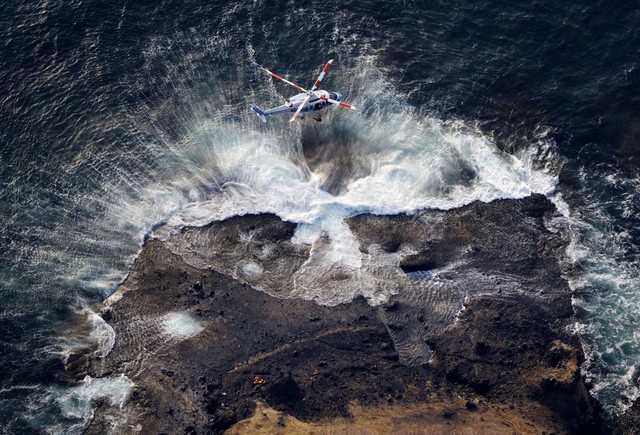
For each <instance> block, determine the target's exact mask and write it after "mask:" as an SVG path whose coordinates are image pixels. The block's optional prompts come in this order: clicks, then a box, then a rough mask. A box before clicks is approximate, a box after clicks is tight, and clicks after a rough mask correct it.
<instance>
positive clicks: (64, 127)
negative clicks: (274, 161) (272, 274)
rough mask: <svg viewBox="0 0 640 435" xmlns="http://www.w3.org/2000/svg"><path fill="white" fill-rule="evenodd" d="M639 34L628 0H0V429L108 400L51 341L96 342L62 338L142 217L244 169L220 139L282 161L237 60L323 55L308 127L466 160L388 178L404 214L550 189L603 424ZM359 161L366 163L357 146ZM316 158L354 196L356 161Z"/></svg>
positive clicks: (289, 63)
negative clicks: (328, 94)
mask: <svg viewBox="0 0 640 435" xmlns="http://www.w3.org/2000/svg"><path fill="white" fill-rule="evenodd" d="M639 23H640V7H636V6H634V4H633V2H626V3H622V4H616V5H612V4H611V2H605V1H592V2H583V3H582V4H580V3H574V2H552V1H529V2H499V1H485V0H481V1H473V2H471V1H470V2H458V1H439V2H424V3H423V2H415V1H403V2H395V3H389V2H383V1H371V0H370V1H345V2H328V1H305V2H296V1H278V0H276V1H269V2H263V1H239V2H194V1H180V2H178V1H164V2H144V1H141V2H140V1H138V2H128V1H112V2H97V1H84V2H80V1H68V2H61V1H55V0H54V1H46V2H44V1H42V2H40V1H26V2H22V1H11V2H5V3H3V4H2V5H0V306H1V311H0V350H1V352H0V426H2V427H4V428H5V430H6V431H7V432H22V433H28V432H34V433H38V432H42V431H50V432H67V431H70V430H72V431H79V430H81V428H82V425H83V424H84V422H85V419H86V418H88V417H89V416H90V412H91V410H90V406H88V405H87V404H88V400H89V399H90V398H91V397H98V396H100V394H102V395H107V396H109V397H111V398H112V400H114V401H116V402H117V401H118V400H117V397H116V396H114V394H113V393H112V392H110V391H111V390H109V387H104V388H103V387H102V386H101V385H100V384H96V383H95V382H94V383H93V384H92V385H93V386H92V387H91V386H89V387H88V386H87V385H89V384H88V383H87V382H85V383H84V384H82V383H78V382H76V381H73V380H70V379H68V378H67V376H66V375H65V373H64V363H63V362H64V358H65V354H66V352H67V351H68V349H69V348H70V347H72V346H74V345H77V344H78V343H80V344H81V343H85V342H91V341H92V340H93V341H96V340H98V341H99V338H98V339H97V338H96V334H97V333H96V332H95V329H93V330H92V329H90V328H89V327H87V328H84V329H83V328H82V327H81V326H79V325H82V324H84V323H85V319H87V318H89V319H91V316H90V313H89V311H87V307H89V306H91V304H95V303H96V302H99V301H100V300H102V299H103V298H105V297H107V296H108V295H109V294H111V292H113V291H114V289H115V288H116V286H117V284H118V283H119V282H120V280H121V279H122V278H123V277H124V276H125V274H126V273H127V268H128V267H129V266H130V265H131V262H132V261H133V259H134V258H135V255H136V254H137V252H138V251H139V249H140V246H141V244H142V242H143V240H144V237H145V236H146V235H148V234H150V233H151V232H152V231H153V229H154V228H156V227H157V225H158V224H160V223H163V222H168V221H170V220H171V219H176V216H180V218H179V219H178V220H181V222H182V224H191V223H194V224H197V223H199V222H202V221H204V220H206V216H205V217H203V216H202V213H200V214H197V213H196V215H197V216H196V217H194V214H193V213H191V214H190V212H187V211H188V210H192V209H194V208H198V205H199V204H204V203H207V202H208V201H210V200H211V199H212V198H214V197H215V195H216V193H217V192H219V191H220V189H221V186H222V185H224V184H225V183H230V182H238V183H240V182H242V183H241V184H243V185H247V184H249V185H250V183H249V182H248V181H247V180H248V179H251V180H255V179H259V178H260V177H261V176H262V175H263V174H262V173H261V172H260V170H259V167H258V168H257V169H256V168H253V169H252V168H242V170H240V169H238V168H239V167H241V166H242V162H243V161H246V158H247V156H248V154H247V153H249V152H252V151H251V150H252V149H253V148H251V147H249V148H243V147H242V146H240V144H245V143H260V144H261V146H262V147H263V148H264V147H266V148H269V147H273V148H274V149H277V150H276V151H277V152H276V151H274V152H275V153H276V154H277V155H279V156H284V157H286V158H287V159H289V160H290V161H294V162H296V161H297V159H298V157H299V156H297V154H296V153H298V154H299V153H300V151H301V150H300V146H304V140H305V134H304V127H296V126H290V125H289V124H288V123H287V122H286V120H284V119H282V120H270V124H269V125H268V126H263V125H262V124H261V123H260V121H259V120H258V119H257V117H255V115H254V114H252V113H251V112H250V111H249V110H248V109H249V107H250V106H251V105H253V104H256V103H258V104H260V105H262V106H263V107H267V106H270V105H276V104H281V101H282V100H281V99H280V98H281V97H280V96H281V95H282V96H290V95H292V94H293V93H295V92H290V91H292V89H287V88H286V85H282V84H280V83H278V84H275V83H273V82H272V81H271V79H269V78H268V77H266V76H265V75H264V74H263V73H261V72H260V71H259V70H258V69H257V68H256V67H255V63H257V64H260V65H264V66H267V67H269V68H271V69H272V70H274V71H277V72H278V73H281V74H283V75H286V76H287V77H289V78H291V79H292V80H294V81H296V82H299V83H300V84H301V85H303V86H305V85H309V84H310V83H311V82H312V81H313V79H314V78H315V77H316V75H317V74H318V72H319V70H320V68H321V67H322V65H323V64H324V62H325V61H326V60H327V59H328V58H329V57H335V58H336V63H335V64H334V66H333V67H332V70H331V72H330V74H329V76H328V78H327V79H326V80H325V83H326V88H327V89H331V90H338V91H340V92H342V93H343V94H344V95H345V96H346V100H347V101H349V102H352V103H353V104H355V105H356V106H358V107H359V108H360V109H361V110H360V114H355V115H354V114H352V113H351V112H350V111H344V112H340V111H338V110H337V109H335V110H334V112H332V113H331V114H330V115H327V117H328V122H327V123H326V125H327V126H326V127H324V128H326V129H327V130H326V135H327V137H329V138H335V137H339V138H344V139H345V140H351V139H352V137H351V136H353V135H354V134H359V135H361V136H360V138H366V141H367V143H370V142H376V141H377V142H376V144H377V145H379V147H380V148H382V147H384V145H385V144H386V143H388V142H393V141H397V143H400V144H403V145H402V147H404V146H405V145H404V144H405V143H406V144H410V145H411V146H416V143H417V144H418V145H420V141H425V143H428V144H432V143H437V141H438V140H439V139H437V138H439V137H444V138H446V140H447V141H448V142H447V143H450V144H453V145H451V146H452V147H453V148H452V149H453V150H454V151H455V153H453V154H456V155H459V156H458V157H455V158H454V157H451V154H452V153H450V152H446V153H443V154H442V155H441V156H440V155H439V156H438V158H442V159H443V160H442V162H443V163H442V164H440V163H438V165H439V166H447V167H449V166H450V167H451V168H454V169H455V168H456V167H458V168H462V166H464V165H462V163H461V162H463V161H468V162H471V163H470V164H469V165H466V166H464V168H463V169H459V170H455V171H453V172H446V173H444V174H445V175H446V177H444V178H442V177H435V178H438V180H437V181H434V180H435V178H434V179H432V178H430V174H431V172H430V171H432V172H433V171H435V169H434V168H435V166H434V168H432V167H430V166H428V165H429V163H428V161H427V160H425V162H424V166H423V167H418V166H413V167H411V168H405V169H406V171H407V173H410V174H415V173H418V172H420V171H422V172H423V173H424V177H425V178H424V182H423V185H422V186H421V187H422V188H424V189H423V190H424V192H422V193H420V195H422V196H420V195H418V194H416V193H415V189H408V190H407V191H406V192H400V193H401V195H400V198H402V195H405V196H406V202H407V204H409V205H407V209H411V208H412V207H414V206H415V207H420V206H425V205H429V206H441V207H443V208H450V207H454V206H457V205H462V204H464V203H467V202H469V201H470V200H474V199H483V200H490V199H494V198H498V197H519V196H522V195H525V194H527V192H530V191H541V192H542V193H547V194H548V195H549V196H550V197H553V199H554V201H555V202H556V204H557V205H558V206H559V207H560V208H561V209H562V210H563V212H564V214H565V215H566V218H567V219H568V221H569V222H570V225H571V228H572V231H573V238H574V239H573V243H572V245H571V247H570V249H569V250H568V252H567V258H566V259H564V261H565V262H566V264H567V278H568V279H569V280H570V282H571V285H572V287H573V288H574V290H575V292H576V297H575V306H576V313H577V317H578V323H577V324H576V325H575V332H576V333H578V334H580V336H581V338H582V340H583V343H584V346H585V352H586V354H587V357H588V361H587V362H586V363H585V366H584V370H585V373H587V374H588V379H589V381H590V386H591V387H592V394H593V395H594V396H595V397H596V398H598V399H599V400H600V401H601V402H602V403H603V405H604V406H605V409H606V410H607V412H609V413H612V414H616V413H620V412H623V411H624V409H625V407H626V406H628V405H629V404H630V402H631V401H632V400H633V399H635V398H636V397H637V396H638V377H639V369H638V361H639V360H640V334H639V332H638V331H640V320H638V319H640V316H639V315H638V314H639V313H640V294H638V290H637V289H638V288H640V286H639V284H640V276H639V271H638V264H639V263H638V260H639V256H640V245H639V241H640V222H639V220H638V216H639V213H640V96H639V95H640V65H638V59H640V57H639V55H640V53H639V51H640V36H639V35H640V28H639V27H640V24H639ZM323 86H324V85H323ZM350 117H352V118H350ZM358 117H359V118H358ZM403 119H408V120H410V122H409V121H408V122H407V123H404V122H403ZM356 120H357V121H356ZM425 120H426V121H425ZM374 121H375V122H374ZM460 126H462V127H460ZM301 130H302V132H301ZM372 131H373V132H372ZM416 131H417V132H418V133H416ZM354 132H357V133H354ZM423 133H424V135H422V134H423ZM421 135H422V136H421ZM264 137H269V138H278V139H277V140H276V139H273V140H274V141H276V142H277V143H278V144H279V145H278V146H275V145H273V146H272V145H270V143H271V142H268V141H267V142H268V143H266V145H265V139H264ZM357 139H358V138H356V139H355V140H356V142H357ZM362 140H363V141H364V139H362ZM278 141H279V142H278ZM286 144H289V145H290V146H289V147H287V146H285V145H286ZM476 145H477V146H478V147H480V146H482V147H484V148H482V149H483V150H485V151H480V150H478V151H477V156H476V155H475V153H476V151H475V150H474V148H473V146H476ZM425 146H427V145H425ZM430 146H432V145H428V146H427V147H430ZM469 146H471V148H469ZM433 147H434V148H433V149H434V150H440V148H438V147H437V146H435V145H434V146H433ZM487 147H489V148H491V147H493V148H491V149H489V148H487ZM407 148H410V147H409V146H408V145H407ZM412 149H413V148H412ZM429 149H430V148H429ZM487 149H489V151H486V150H487ZM247 150H248V151H247ZM367 150H368V148H367ZM376 153H377V154H376ZM487 153H488V154H487ZM361 154H362V155H359V156H357V159H361V160H363V161H366V162H368V163H371V162H374V163H376V164H377V163H379V160H380V158H378V157H376V156H379V155H381V154H380V152H379V150H378V151H376V152H375V153H374V152H373V151H372V152H371V153H370V155H368V156H367V155H366V154H367V152H365V151H362V153H361ZM497 155H501V156H503V157H504V158H505V159H506V160H504V162H516V163H517V164H516V163H513V164H512V163H508V164H507V163H504V162H503V163H504V165H503V164H502V163H500V164H497V163H496V165H497V166H496V167H495V170H496V171H504V174H506V175H504V178H505V180H506V181H505V183H504V184H503V185H499V186H497V185H494V184H490V183H489V184H487V182H486V181H487V180H488V179H489V178H490V174H488V173H483V170H486V168H487V166H486V165H485V166H483V164H482V162H484V161H486V160H484V157H487V156H491V157H492V158H493V157H494V156H497ZM460 156H462V157H460ZM478 156H480V157H478ZM505 156H506V157H505ZM509 156H513V158H514V159H516V160H513V161H512V160H509V158H510V157H509ZM526 156H529V157H526ZM357 159H356V157H354V161H355V160H357ZM367 159H369V160H367ZM376 159H378V160H376ZM236 160H238V161H239V162H240V163H238V164H236V165H235V166H234V165H230V164H229V163H228V162H229V161H236ZM358 161H360V160H358ZM416 161H417V162H420V160H419V159H418V160H416ZM491 161H493V160H491ZM501 161H502V160H501ZM438 162H439V161H438ZM522 162H524V163H522ZM342 163H343V164H344V162H342ZM521 163H522V165H521ZM332 164H333V165H334V167H330V169H329V171H330V172H331V171H332V172H335V173H340V174H346V175H345V180H343V182H342V186H343V187H344V186H347V187H348V186H352V187H353V186H354V185H352V184H351V185H350V184H349V183H350V182H352V181H353V180H355V179H356V178H358V174H356V173H355V172H353V170H352V169H353V168H352V167H353V166H357V165H355V164H354V165H346V166H347V167H341V166H340V165H339V164H337V163H336V162H333V163H332ZM403 164H404V163H403ZM415 164H416V165H417V164H418V163H415ZM456 165H458V166H456ZM505 165H507V166H505ZM509 165H512V166H509ZM366 166H367V165H366V164H362V167H363V168H364V167H366ZM373 166H375V165H373ZM230 168H231V169H230ZM287 168H288V167H287ZM491 168H492V169H491V170H493V167H491ZM350 171H351V172H350ZM532 171H533V172H535V171H538V172H535V173H536V174H537V173H539V176H538V175H531V174H532ZM365 172H366V171H365ZM461 173H464V174H463V175H460V174H461ZM287 174H288V173H287ZM452 174H453V175H452ZM455 174H458V175H455ZM500 174H502V172H500ZM365 175H366V174H365ZM278 176H279V177H283V175H282V174H280V175H278ZM288 176H289V175H286V176H284V177H285V179H286V177H288ZM395 176H396V175H390V177H395ZM269 177H272V175H269ZM291 177H293V178H292V179H295V180H297V178H295V177H297V175H295V176H293V175H292V176H291ZM447 177H448V178H447ZM500 177H502V175H501V176H500ZM509 177H511V178H509ZM536 177H537V178H536ZM544 177H547V178H548V179H552V181H553V180H555V181H557V182H558V185H557V186H556V187H555V188H553V184H555V183H554V182H552V183H551V186H552V187H551V190H553V192H549V191H548V189H547V188H546V187H539V186H540V183H542V184H543V185H544V186H547V185H548V179H547V178H544ZM539 178H540V179H543V178H544V179H545V180H547V181H544V180H543V181H540V180H539ZM270 179H271V178H270ZM443 179H444V180H445V181H442V180H443ZM438 183H443V184H438ZM545 183H547V184H545ZM338 184H340V183H338ZM425 192H426V193H425ZM366 193H367V192H363V195H366ZM370 193H371V195H372V196H373V195H374V194H375V193H376V192H370ZM367 207H369V206H367ZM370 207H371V209H372V210H377V211H383V210H392V211H393V210H400V207H399V206H398V204H397V202H393V201H391V202H390V203H384V204H378V203H376V204H373V205H370ZM376 207H377V208H376ZM365 209H366V207H365ZM283 213H284V212H283ZM190 219H192V220H190ZM87 316H88V317H87ZM89 323H90V322H89ZM89 326H91V325H89ZM94 326H95V325H94ZM98 329H99V328H98ZM92 331H93V332H92ZM103 332H104V331H103ZM107 332H108V331H107ZM91 334H93V336H92V335H91ZM98 335H99V334H98ZM107 336H108V333H107ZM107 338H108V337H107ZM107 341H108V340H107ZM114 382H117V381H114ZM83 385H84V386H83ZM92 388H93V389H92ZM101 388H103V390H100V389H101ZM105 391H106V392H105ZM92 394H93V396H92Z"/></svg>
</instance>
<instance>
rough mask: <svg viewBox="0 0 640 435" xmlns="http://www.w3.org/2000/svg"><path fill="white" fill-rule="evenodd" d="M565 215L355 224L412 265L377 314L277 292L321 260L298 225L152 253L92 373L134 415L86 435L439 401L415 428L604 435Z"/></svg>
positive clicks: (262, 221)
mask: <svg viewBox="0 0 640 435" xmlns="http://www.w3.org/2000/svg"><path fill="white" fill-rule="evenodd" d="M554 213H555V209H554V207H553V205H552V204H550V203H549V202H548V201H547V200H546V199H545V198H544V197H542V196H533V197H530V198H526V199H522V200H515V201H514V200H505V201H496V202H494V203H490V204H483V203H474V204H471V205H469V206H467V207H463V208H461V209H457V210H452V211H446V212H443V211H424V212H420V213H416V214H414V215H401V216H371V215H363V216H357V217H354V218H351V219H349V220H348V222H347V224H348V225H349V227H350V229H351V231H352V232H353V233H354V234H355V235H356V237H357V240H358V241H359V243H360V250H361V252H363V254H367V255H371V256H375V255H386V254H392V253H398V261H397V263H395V264H391V265H388V266H385V267H386V268H387V269H385V268H381V269H379V270H378V271H377V272H376V275H375V277H376V279H378V280H379V281H380V282H379V284H378V285H388V286H393V287H392V288H393V291H392V292H390V294H393V296H391V297H390V299H389V300H388V302H387V303H385V304H383V305H381V306H371V305H369V304H368V303H367V302H366V301H365V300H364V299H363V298H360V297H359V298H356V299H355V300H353V301H351V302H350V303H344V304H340V305H336V306H331V307H328V306H323V305H319V304H316V303H314V302H312V301H308V300H302V299H298V298H296V297H294V296H295V295H292V294H291V293H290V292H289V291H288V290H286V291H285V290H283V291H282V292H281V293H280V292H278V291H277V289H278V285H282V286H283V289H284V288H285V287H286V286H291V285H295V283H293V282H292V281H290V280H287V278H286V276H287V275H286V273H285V271H287V270H289V271H291V273H293V271H299V270H300V268H301V267H302V266H301V265H303V264H304V262H305V261H306V260H307V259H308V258H309V255H310V251H309V248H308V247H304V246H300V245H296V244H293V243H292V242H291V237H292V234H293V231H294V229H295V225H293V224H291V223H287V222H282V221H281V220H279V219H278V218H277V217H275V216H272V215H265V216H245V217H235V218H232V219H230V220H227V221H223V222H217V223H214V224H212V225H210V226H208V227H204V228H198V229H186V230H185V231H183V233H182V234H181V235H178V236H176V237H177V238H176V239H175V240H173V241H171V240H169V241H168V242H161V241H159V240H150V241H149V242H148V243H147V244H146V246H145V248H144V249H143V251H142V253H141V254H140V256H139V257H138V259H137V261H136V263H135V265H134V267H133V269H132V270H131V273H130V275H129V277H128V278H127V280H126V281H125V282H124V283H123V284H122V285H121V287H120V288H119V289H118V292H117V293H116V294H115V295H114V296H112V297H111V298H110V299H108V300H107V301H106V303H105V306H104V307H103V308H102V313H103V315H104V316H105V320H107V319H108V320H107V322H108V323H109V325H110V326H111V327H113V329H114V330H115V332H116V336H117V341H116V344H115V346H114V348H113V350H112V351H111V353H110V354H109V355H107V356H106V357H104V358H97V357H93V358H89V363H88V367H85V363H84V362H83V367H82V371H83V373H85V372H86V373H89V374H90V375H91V376H92V377H98V376H106V375H111V374H114V373H126V374H127V375H128V376H129V377H130V378H131V379H132V380H133V381H134V382H135V385H136V386H135V389H134V392H133V394H132V396H131V398H130V399H129V402H128V409H129V412H128V413H123V412H122V411H120V410H113V409H111V408H110V407H109V406H106V405H104V404H101V405H100V406H99V407H98V409H97V410H96V413H95V417H94V419H93V422H92V424H91V425H90V427H89V428H88V432H89V433H99V432H102V431H103V430H105V427H108V426H109V424H110V423H109V422H110V421H112V420H113V419H112V417H113V415H115V414H119V415H120V416H122V415H123V414H124V415H125V417H126V420H127V421H126V424H125V425H120V426H118V427H125V426H126V427H134V428H135V427H137V428H138V429H140V430H143V431H144V432H147V433H219V432H223V431H225V430H227V429H230V428H233V427H234V425H236V424H237V423H238V422H240V421H242V420H244V419H247V418H250V417H251V416H252V415H254V413H255V409H256V408H255V407H256V404H259V406H260V407H261V408H260V410H261V411H259V412H265V415H267V416H269V415H271V416H273V415H276V414H277V415H279V416H281V418H280V417H278V418H277V419H276V420H280V419H281V420H282V421H281V423H282V424H284V425H285V426H286V425H287V424H294V423H295V422H298V423H300V424H315V423H314V422H318V421H335V422H338V421H342V422H344V421H346V420H340V419H352V420H351V421H352V422H353V421H357V416H358V415H361V416H364V417H362V418H363V420H362V421H365V420H366V421H368V420H367V419H368V418H369V417H367V416H370V415H371V413H370V412H369V411H366V410H372V409H380V408H379V407H385V409H386V410H387V411H389V410H390V409H396V411H395V412H397V413H398V415H401V414H402V415H405V414H404V413H405V412H408V411H407V410H408V409H414V408H413V407H416V406H417V407H418V408H419V407H420V406H422V407H428V406H430V404H431V405H433V406H432V407H431V408H429V410H427V408H420V409H423V412H422V414H420V413H413V414H411V415H412V417H411V419H409V420H410V421H411V424H415V423H416V421H418V422H419V424H420V425H422V426H423V427H428V426H426V425H428V424H429V421H431V422H432V423H433V424H435V423H434V422H435V420H434V419H433V418H431V420H429V418H428V416H430V415H432V414H433V413H434V412H436V413H438V415H441V416H442V419H439V420H438V424H448V423H447V422H451V421H453V420H455V418H456V416H458V417H459V416H466V417H465V418H467V419H468V421H473V422H474V423H473V424H474V425H478V424H482V423H481V422H482V421H487V425H488V424H489V423H488V422H489V421H492V422H493V423H496V422H498V421H507V422H509V421H511V422H517V425H516V426H517V427H519V428H522V427H525V426H526V427H530V428H532V431H536V430H537V431H542V430H545V431H549V430H551V431H556V432H578V431H581V430H586V429H593V428H594V427H595V425H596V418H595V412H594V410H593V406H592V403H591V400H590V398H589V395H588V394H587V392H586V388H585V387H584V383H583V380H582V378H581V377H580V373H579V364H580V363H581V361H582V353H581V350H580V347H579V345H578V343H577V341H576V339H575V337H572V336H569V335H568V334H567V333H566V332H565V326H566V325H567V324H568V323H569V322H570V321H571V315H572V313H571V305H570V302H571V301H570V298H571V294H570V290H569V289H568V287H567V284H566V282H565V281H564V280H563V279H562V276H561V265H560V260H559V259H560V258H561V256H562V253H563V250H564V248H565V247H566V239H565V238H564V236H563V233H562V230H561V228H559V229H557V230H554V231H550V230H549V229H548V228H547V226H546V225H545V222H546V223H548V222H549V221H550V220H551V219H552V218H553V217H554ZM185 247H189V250H185ZM178 248H180V249H178ZM225 253H226V254H225ZM385 253H386V254H385ZM231 259H233V260H231ZM234 262H235V263H237V264H235V265H236V266H239V267H234ZM258 271H259V272H260V273H258ZM252 279H254V282H252V281H251V280H252ZM385 279H387V281H388V282H385ZM258 282H260V283H264V284H265V285H268V286H269V289H271V290H270V294H268V293H265V292H263V291H259V290H256V289H255V288H254V287H255V286H258V284H257V283H258ZM333 282H335V281H333ZM258 287H259V286H258ZM273 289H276V291H272V290H273ZM333 290H335V289H333ZM76 359H77V360H78V361H80V359H79V358H76ZM83 361H84V360H83ZM76 365H77V364H76ZM418 408H415V409H418ZM265 410H272V411H268V412H267V411H265ZM356 410H357V411H356ZM389 412H391V413H393V412H394V411H389ZM411 412H413V411H411ZM474 412H479V413H492V414H486V417H487V419H486V420H485V419H484V417H483V419H479V418H475V417H472V414H473V413H474ZM273 413H276V414H273ZM420 415H422V416H423V420H422V421H421V420H420ZM474 415H475V414H474ZM490 415H491V416H490ZM354 418H356V420H353V419H354ZM416 419H418V420H416ZM409 420H407V421H409ZM462 420H463V419H461V418H459V419H458V420H456V421H458V422H462ZM251 421H252V423H251V424H259V423H256V422H255V420H251ZM465 421H467V420H465ZM287 422H289V423H287ZM298 423H295V424H298ZM275 424H276V426H277V425H278V421H276V422H275ZM336 424H338V423H336ZM340 424H342V423H340ZM407 424H409V423H407ZM513 424H516V423H513ZM243 425H244V426H243ZM507 426H508V425H507ZM516 426H514V427H516ZM111 427H113V425H111ZM242 427H245V428H249V427H250V426H246V424H244V423H240V425H239V426H235V428H234V429H233V430H236V431H237V430H241V428H242ZM251 427H253V426H251ZM280 427H281V426H280ZM292 427H293V426H292ZM407 427H409V426H407ZM492 427H493V426H492ZM489 428H490V426H487V430H489ZM247 430H249V429H247ZM434 430H436V429H435V426H434ZM525 432H526V431H525Z"/></svg>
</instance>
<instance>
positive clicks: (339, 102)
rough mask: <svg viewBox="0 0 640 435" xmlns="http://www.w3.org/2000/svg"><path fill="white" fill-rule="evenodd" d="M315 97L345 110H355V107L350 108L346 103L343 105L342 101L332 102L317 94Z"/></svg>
mask: <svg viewBox="0 0 640 435" xmlns="http://www.w3.org/2000/svg"><path fill="white" fill-rule="evenodd" d="M316 95H317V97H318V98H320V99H321V100H324V101H328V102H330V103H333V104H337V105H339V106H342V107H346V108H347V109H351V110H356V108H355V106H352V105H351V104H347V103H343V102H342V101H338V100H333V99H331V98H327V97H323V96H320V95H318V94H316Z"/></svg>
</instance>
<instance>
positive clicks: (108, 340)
mask: <svg viewBox="0 0 640 435" xmlns="http://www.w3.org/2000/svg"><path fill="white" fill-rule="evenodd" d="M89 322H90V323H91V326H92V328H91V333H90V336H89V338H90V339H91V340H92V341H93V342H94V343H96V344H97V346H98V348H97V350H96V352H95V354H96V356H98V357H100V358H104V357H105V356H107V355H108V354H109V352H111V349H113V346H114V345H115V343H116V332H115V331H114V330H113V328H112V327H111V326H110V325H109V324H108V323H107V322H105V321H104V320H103V319H102V317H100V316H99V315H98V314H96V313H93V312H91V313H89Z"/></svg>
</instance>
